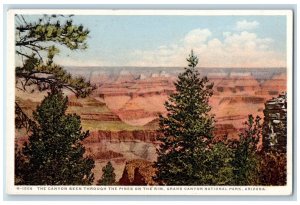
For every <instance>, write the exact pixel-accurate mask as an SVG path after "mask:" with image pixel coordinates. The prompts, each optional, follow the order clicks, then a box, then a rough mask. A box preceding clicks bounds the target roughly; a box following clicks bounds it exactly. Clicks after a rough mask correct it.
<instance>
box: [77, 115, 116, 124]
mask: <svg viewBox="0 0 300 205" xmlns="http://www.w3.org/2000/svg"><path fill="white" fill-rule="evenodd" d="M80 117H81V119H82V120H95V121H110V122H112V121H121V119H120V118H119V117H118V116H117V115H115V114H113V113H82V114H81V116H80Z"/></svg>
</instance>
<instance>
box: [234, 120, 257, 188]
mask: <svg viewBox="0 0 300 205" xmlns="http://www.w3.org/2000/svg"><path fill="white" fill-rule="evenodd" d="M260 120H261V118H260V117H259V116H257V117H256V118H255V119H254V117H253V116H252V115H249V116H248V121H247V122H245V123H244V124H245V126H246V128H245V129H244V131H243V132H242V133H240V135H239V137H240V138H239V141H238V143H237V144H236V147H235V148H234V150H235V151H234V157H233V160H232V167H233V173H234V180H233V183H234V185H258V184H259V164H260V160H259V153H258V142H259V139H260V138H261V133H262V130H261V129H262V125H261V123H260Z"/></svg>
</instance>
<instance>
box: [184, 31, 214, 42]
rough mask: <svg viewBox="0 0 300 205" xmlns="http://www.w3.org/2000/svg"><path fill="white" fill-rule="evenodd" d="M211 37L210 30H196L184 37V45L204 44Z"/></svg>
mask: <svg viewBox="0 0 300 205" xmlns="http://www.w3.org/2000/svg"><path fill="white" fill-rule="evenodd" d="M210 36H211V32H210V30H208V29H194V30H192V31H190V32H189V33H188V34H187V35H186V36H185V37H184V43H185V44H187V45H197V44H202V43H204V42H206V41H207V39H208V38H209V37H210Z"/></svg>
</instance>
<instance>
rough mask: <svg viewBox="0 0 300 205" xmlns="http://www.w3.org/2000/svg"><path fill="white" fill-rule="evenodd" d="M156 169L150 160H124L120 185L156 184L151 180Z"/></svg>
mask: <svg viewBox="0 0 300 205" xmlns="http://www.w3.org/2000/svg"><path fill="white" fill-rule="evenodd" d="M155 172H156V169H155V168H154V164H153V163H152V162H149V161H146V160H142V159H135V160H131V161H128V162H126V165H125V168H124V171H123V175H122V177H121V179H120V180H119V184H120V185H156V183H155V182H154V180H153V177H154V176H155Z"/></svg>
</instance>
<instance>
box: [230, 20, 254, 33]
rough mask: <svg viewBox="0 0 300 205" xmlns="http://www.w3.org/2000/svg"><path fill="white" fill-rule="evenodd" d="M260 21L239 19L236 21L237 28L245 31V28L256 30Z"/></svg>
mask: <svg viewBox="0 0 300 205" xmlns="http://www.w3.org/2000/svg"><path fill="white" fill-rule="evenodd" d="M258 26H259V23H258V22H257V21H247V20H242V21H238V22H237V23H236V26H235V29H236V30H238V31H244V30H254V29H256V28H258Z"/></svg>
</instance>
